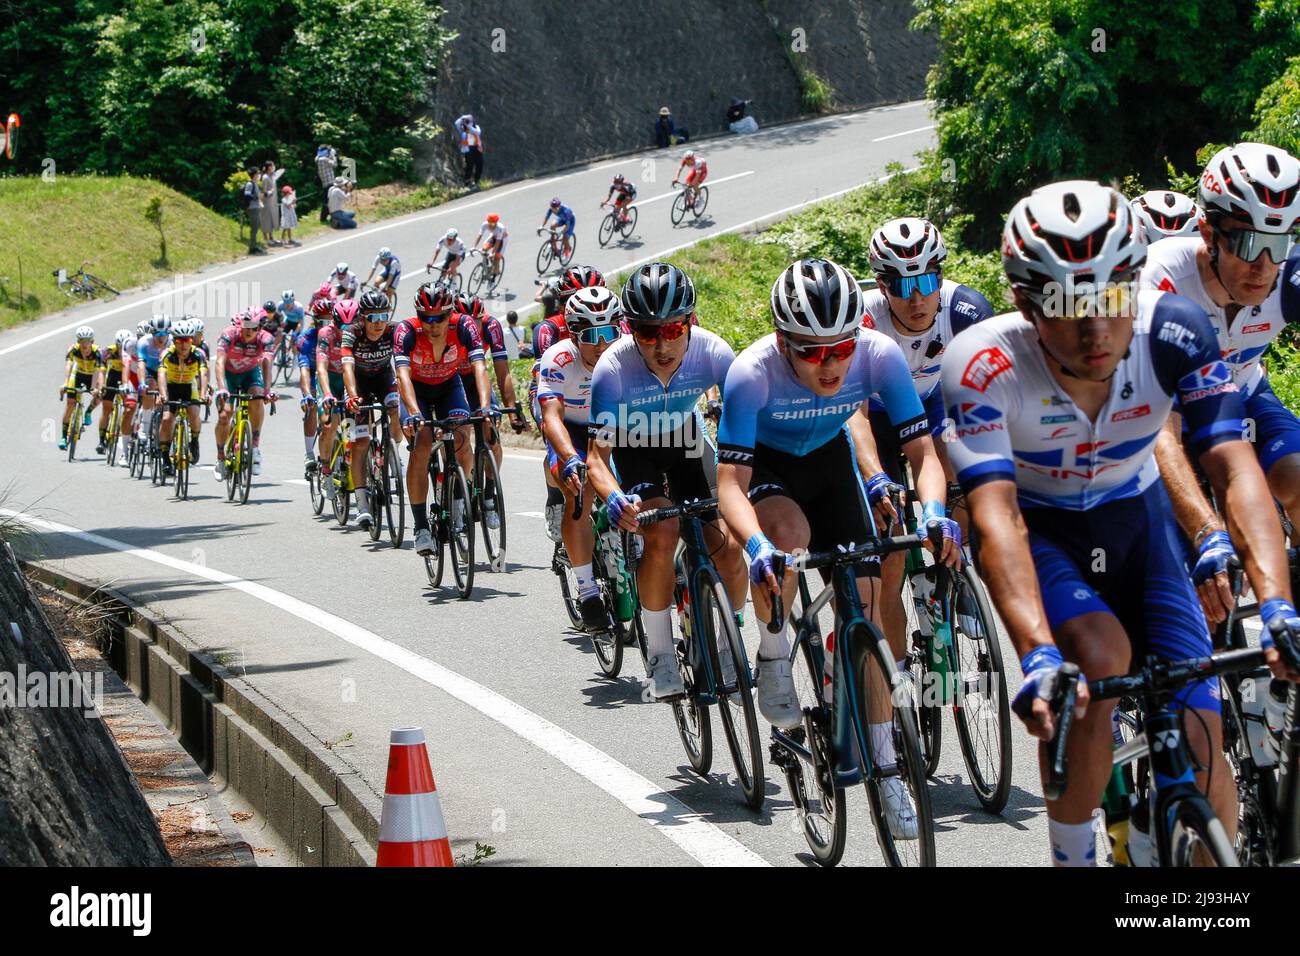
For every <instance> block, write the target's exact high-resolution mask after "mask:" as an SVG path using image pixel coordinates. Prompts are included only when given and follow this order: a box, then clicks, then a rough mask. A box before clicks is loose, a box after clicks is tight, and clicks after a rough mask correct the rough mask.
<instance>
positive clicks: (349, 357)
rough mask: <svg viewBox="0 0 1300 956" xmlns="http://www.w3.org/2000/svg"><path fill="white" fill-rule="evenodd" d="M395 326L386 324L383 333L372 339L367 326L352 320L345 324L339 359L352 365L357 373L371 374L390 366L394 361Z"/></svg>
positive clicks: (345, 363) (344, 363)
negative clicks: (366, 329)
mask: <svg viewBox="0 0 1300 956" xmlns="http://www.w3.org/2000/svg"><path fill="white" fill-rule="evenodd" d="M395 331H396V330H395V328H394V327H393V326H391V325H388V326H385V327H384V331H383V334H382V335H380V336H379V338H378V339H377V340H374V341H372V340H371V338H370V336H368V335H366V331H365V326H364V325H363V324H362V323H360V322H351V323H349V324H347V325H345V326H343V334H342V337H341V339H340V343H339V360H340V362H341V363H342V365H352V366H354V367H355V368H356V371H357V374H358V375H361V374H365V375H370V374H373V373H375V372H380V371H383V370H384V369H387V368H390V367H391V366H392V363H393V333H394V332H395Z"/></svg>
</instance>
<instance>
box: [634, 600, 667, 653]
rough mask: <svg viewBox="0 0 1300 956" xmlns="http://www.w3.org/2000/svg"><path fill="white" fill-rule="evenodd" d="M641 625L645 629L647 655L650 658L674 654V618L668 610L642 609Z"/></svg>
mask: <svg viewBox="0 0 1300 956" xmlns="http://www.w3.org/2000/svg"><path fill="white" fill-rule="evenodd" d="M641 623H642V625H643V626H644V627H645V644H646V653H647V654H648V655H649V656H650V657H658V656H659V655H660V654H671V653H672V652H673V616H672V614H671V613H669V610H668V608H664V609H663V610H662V611H649V610H646V609H645V608H642V609H641Z"/></svg>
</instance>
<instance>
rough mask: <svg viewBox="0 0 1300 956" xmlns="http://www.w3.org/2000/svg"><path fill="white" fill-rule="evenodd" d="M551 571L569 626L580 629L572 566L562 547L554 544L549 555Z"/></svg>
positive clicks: (576, 591)
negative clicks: (556, 581) (557, 582)
mask: <svg viewBox="0 0 1300 956" xmlns="http://www.w3.org/2000/svg"><path fill="white" fill-rule="evenodd" d="M551 570H552V571H553V572H555V576H556V577H557V578H559V579H560V594H561V596H562V597H563V600H564V611H565V613H566V614H568V615H569V625H570V626H571V627H573V628H575V629H577V630H581V629H582V607H581V605H579V604H578V579H577V577H576V576H575V575H574V573H573V564H572V563H570V561H569V555H568V553H567V552H566V551H565V550H564V545H562V544H560V543H559V542H556V544H555V552H554V553H553V554H552V555H551Z"/></svg>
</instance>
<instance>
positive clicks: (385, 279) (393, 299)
mask: <svg viewBox="0 0 1300 956" xmlns="http://www.w3.org/2000/svg"><path fill="white" fill-rule="evenodd" d="M376 272H378V273H379V281H378V282H376V283H375V286H374V287H375V288H376V289H378V290H379V291H380V292H382V293H384V295H386V296H387V297H388V311H389V312H392V310H393V308H394V307H395V306H396V305H397V283H398V282H399V281H401V278H402V260H401V259H399V258H397V256H395V255H393V250H392V249H389V248H388V247H387V246H384V247H383V248H382V249H380V250H379V254H378V255H377V256H375V261H374V263H373V264H372V265H371V266H370V274H369V275H367V276H366V281H365V285H370V282H371V280H373V279H374V278H375V273H376Z"/></svg>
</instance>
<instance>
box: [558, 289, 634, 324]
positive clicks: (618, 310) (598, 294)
mask: <svg viewBox="0 0 1300 956" xmlns="http://www.w3.org/2000/svg"><path fill="white" fill-rule="evenodd" d="M622 314H623V303H622V302H620V301H619V299H618V296H616V295H615V294H614V293H613V292H611V291H610V290H609V289H607V288H605V287H604V286H603V285H593V286H587V287H586V288H584V289H579V290H578V291H576V292H574V293H573V295H571V296H569V301H568V302H566V303H565V304H564V324H565V325H566V326H567V327H568V328H570V329H573V330H575V331H576V330H577V329H583V328H590V327H593V326H603V325H613V324H614V323H615V322H617V321H618V319H619V318H620V317H621V316H622Z"/></svg>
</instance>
